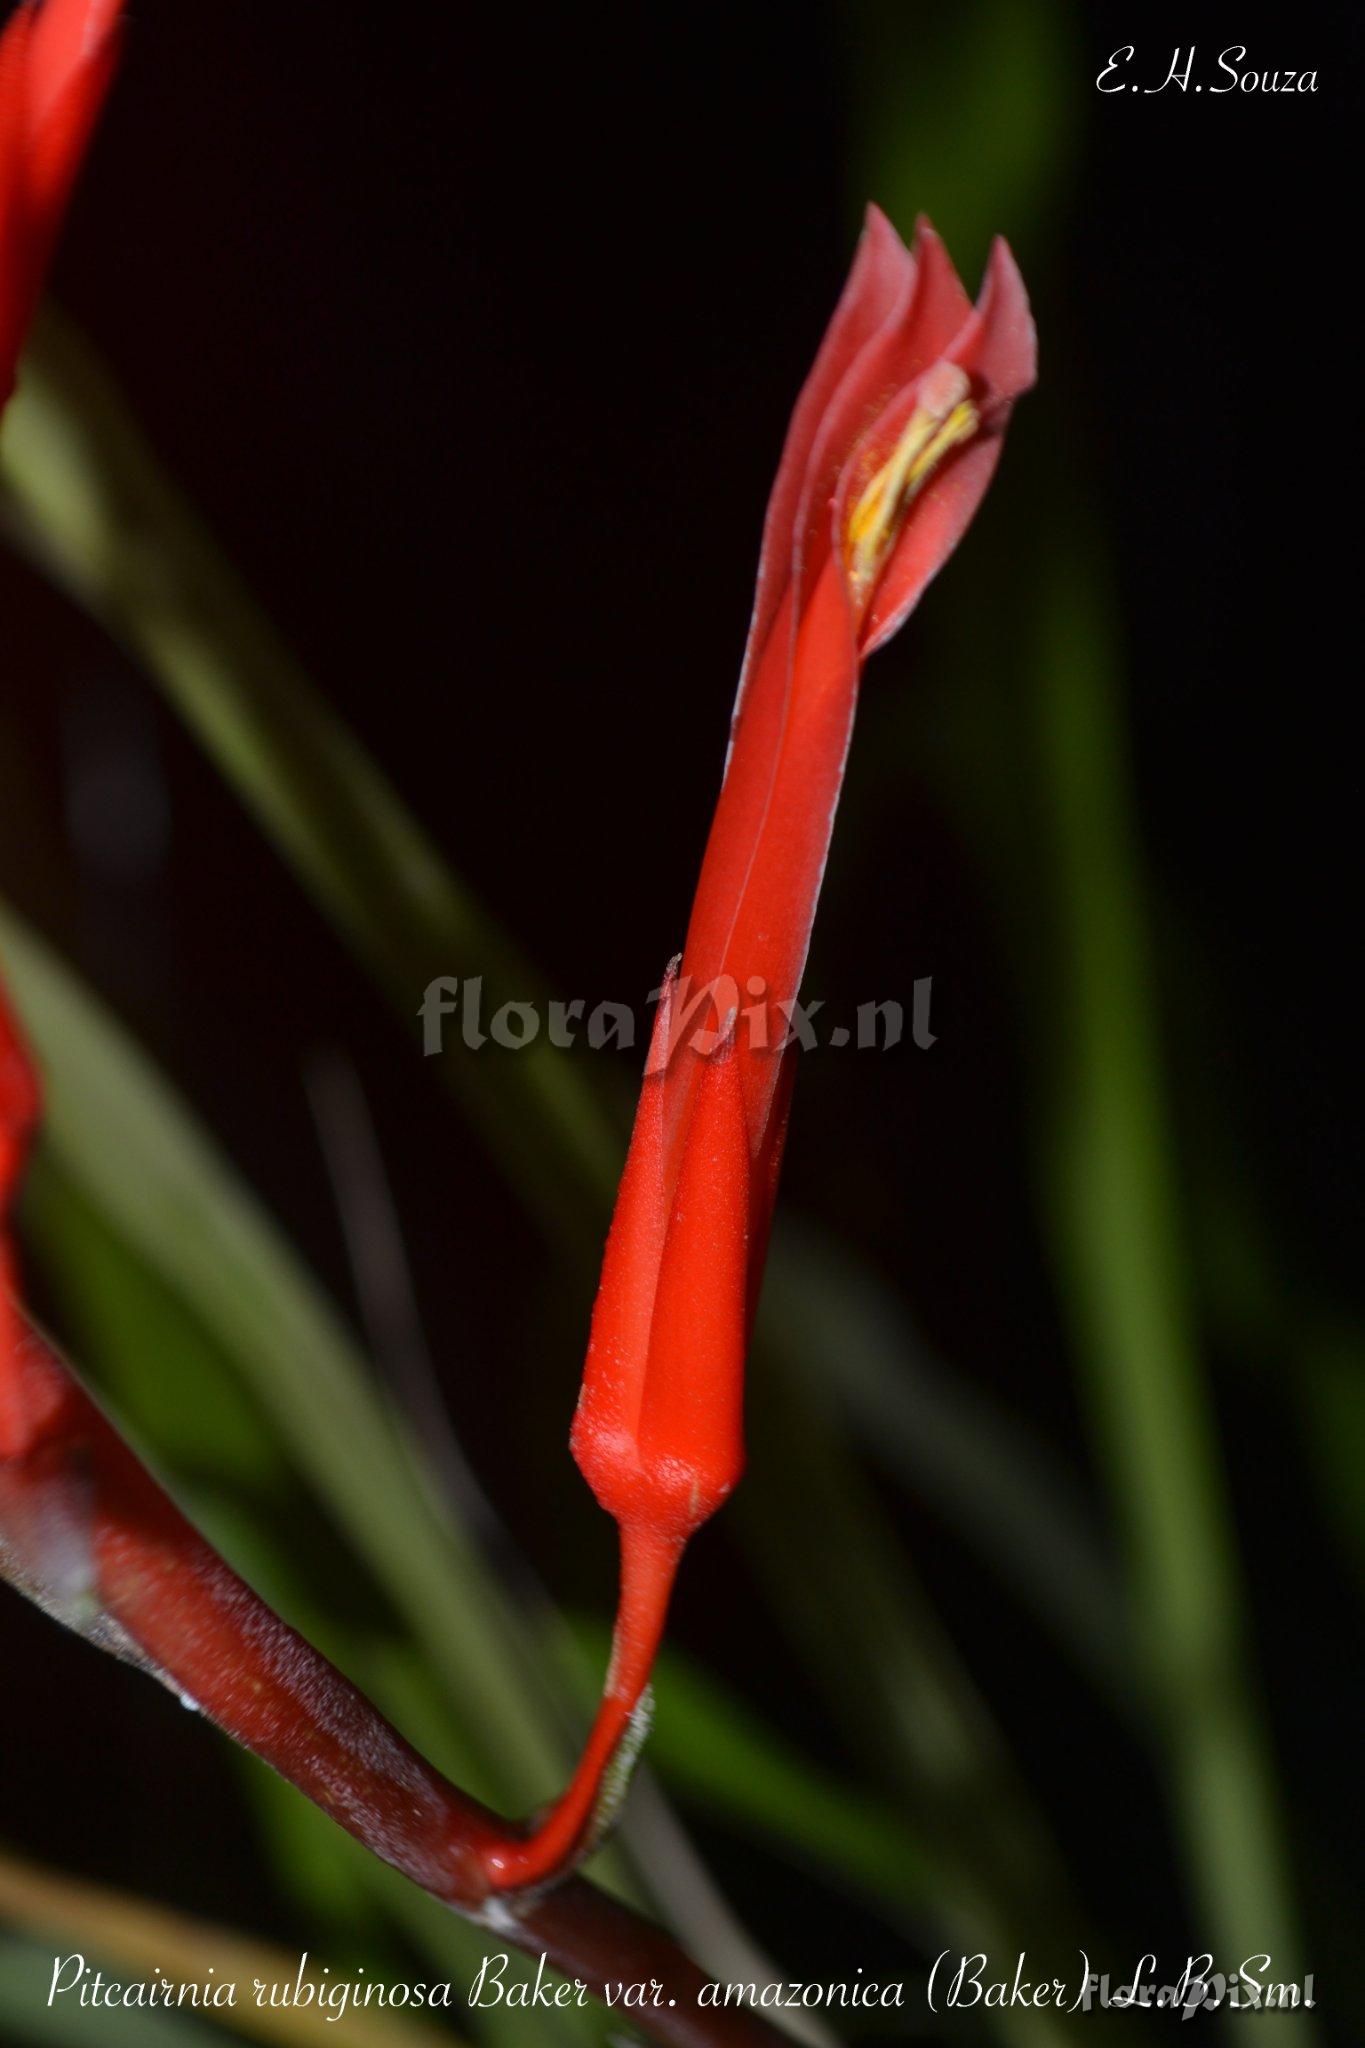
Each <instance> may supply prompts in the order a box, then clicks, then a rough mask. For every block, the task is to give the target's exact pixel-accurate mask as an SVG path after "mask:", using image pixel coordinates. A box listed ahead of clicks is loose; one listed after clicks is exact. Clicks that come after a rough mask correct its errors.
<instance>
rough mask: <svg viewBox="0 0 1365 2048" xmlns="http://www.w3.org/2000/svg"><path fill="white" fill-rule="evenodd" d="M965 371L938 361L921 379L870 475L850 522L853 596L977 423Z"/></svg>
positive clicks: (873, 575)
mask: <svg viewBox="0 0 1365 2048" xmlns="http://www.w3.org/2000/svg"><path fill="white" fill-rule="evenodd" d="M970 388H971V387H970V385H969V384H968V381H967V376H966V372H965V371H963V370H960V369H959V368H958V367H957V365H956V364H955V363H939V364H937V365H936V366H935V368H934V369H932V370H931V371H930V372H929V374H928V376H927V377H926V378H925V379H924V385H923V388H922V390H921V393H920V401H919V404H918V405H917V406H916V407H915V410H914V411H913V412H912V413H911V415H910V417H909V419H908V420H907V421H906V423H905V426H904V428H903V430H902V432H901V437H900V439H899V441H898V442H897V443H896V445H895V447H894V449H893V450H892V452H891V454H890V456H889V457H888V458H887V460H886V461H885V462H884V463H883V464H882V466H881V468H880V469H879V470H878V471H877V474H876V475H875V476H874V477H873V478H872V481H871V482H870V483H869V484H868V486H867V488H866V490H865V491H864V492H863V494H862V496H861V497H860V498H859V500H858V502H857V504H856V505H855V506H854V508H853V512H852V515H851V516H850V518H849V522H848V571H849V576H850V578H851V580H852V584H853V592H854V596H855V597H857V598H859V599H865V598H866V597H867V596H868V595H869V593H870V592H871V589H872V586H873V584H874V583H875V582H876V580H877V578H878V576H879V575H880V574H881V571H882V567H883V565H884V563H885V561H886V558H887V556H888V555H889V553H890V552H891V546H892V543H893V542H894V541H895V539H896V537H897V535H898V534H899V532H900V529H901V522H902V521H903V519H904V517H905V513H906V509H907V507H908V506H909V505H910V504H911V503H912V502H913V501H914V499H915V498H916V497H917V496H918V494H919V492H920V491H921V490H922V489H923V488H924V485H925V484H926V483H927V482H928V480H929V478H930V477H931V476H932V475H933V472H934V471H935V470H936V469H937V467H938V465H939V463H940V462H942V460H943V458H944V456H945V455H946V454H947V453H948V451H949V449H950V448H956V447H957V446H958V445H959V443H961V442H963V441H969V440H970V439H971V437H972V435H973V434H974V433H975V432H976V430H977V427H978V426H979V424H980V418H979V415H978V413H977V410H976V407H975V406H974V405H973V404H972V402H971V400H970V398H969V397H968V396H967V393H968V391H969V389H970Z"/></svg>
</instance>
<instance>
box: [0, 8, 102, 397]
mask: <svg viewBox="0 0 1365 2048" xmlns="http://www.w3.org/2000/svg"><path fill="white" fill-rule="evenodd" d="M120 7H121V0H30V4H29V5H27V6H25V7H22V8H20V10H19V12H18V13H17V14H16V15H14V16H13V18H12V19H11V20H10V22H9V23H8V25H7V26H6V28H5V31H4V34H3V35H0V406H2V405H3V404H4V402H5V400H6V399H7V398H8V397H9V395H10V392H11V390H12V389H13V387H14V371H15V364H16V363H17V361H18V357H19V350H20V348H21V347H22V345H23V339H24V335H25V332H26V331H27V328H28V324H29V321H30V320H31V319H32V317H33V310H34V308H35V306H36V305H37V303H38V294H39V292H40V291H41V289H42V283H43V277H44V275H45V273H46V270H47V266H48V263H49V261H50V260H51V256H52V250H53V246H54V244H55V242H56V239H57V231H58V229H59V228H60V227H61V224H62V216H63V215H64V213H65V212H66V206H67V201H68V200H69V198H70V196H71V188H72V186H73V185H74V183H75V181H76V173H77V171H78V170H79V169H80V163H81V158H82V157H83V156H84V154H85V150H86V145H87V144H88V142H89V140H90V135H91V131H92V129H93V128H94V125H95V121H96V118H97V117H98V114H99V110H100V106H101V104H102V103H103V100H104V95H105V91H106V89H107V87H108V84H109V80H110V77H111V75H112V73H113V68H114V61H115V57H116V54H117V44H118V28H119V14H120Z"/></svg>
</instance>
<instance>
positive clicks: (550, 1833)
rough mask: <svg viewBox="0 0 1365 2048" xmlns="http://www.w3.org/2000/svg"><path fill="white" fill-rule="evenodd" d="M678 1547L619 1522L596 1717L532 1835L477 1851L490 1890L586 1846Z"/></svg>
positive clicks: (645, 1680)
mask: <svg viewBox="0 0 1365 2048" xmlns="http://www.w3.org/2000/svg"><path fill="white" fill-rule="evenodd" d="M682 1553H683V1542H682V1540H681V1539H680V1538H678V1537H676V1536H673V1535H661V1534H660V1533H659V1532H658V1531H657V1530H656V1529H654V1528H653V1527H646V1526H644V1525H642V1524H640V1523H623V1524H622V1527H621V1590H620V1595H619V1598H618V1601H617V1607H616V1626H615V1628H614V1630H613V1632H612V1647H611V1663H610V1665H609V1667H608V1670H607V1678H606V1685H605V1688H604V1690H603V1694H602V1701H601V1705H600V1706H599V1707H598V1709H597V1718H596V1720H595V1721H594V1722H593V1725H592V1729H591V1732H590V1734H589V1736H588V1739H587V1742H586V1743H585V1745H584V1748H583V1753H582V1755H581V1756H580V1758H579V1760H578V1766H577V1769H576V1770H575V1771H574V1774H573V1777H572V1778H571V1779H570V1781H569V1784H568V1788H567V1790H566V1791H565V1792H564V1793H563V1794H562V1796H561V1797H560V1798H559V1800H558V1801H557V1802H556V1803H555V1805H554V1806H553V1807H552V1808H551V1809H550V1812H549V1813H548V1814H547V1815H546V1816H545V1818H544V1819H543V1820H542V1821H541V1823H540V1825H539V1826H538V1827H537V1828H536V1829H535V1830H534V1832H533V1833H532V1834H530V1835H528V1836H526V1837H525V1838H524V1839H522V1840H517V1839H508V1840H507V1841H505V1842H498V1843H496V1844H494V1846H493V1847H492V1848H488V1849H485V1850H484V1852H483V1864H484V1869H485V1871H486V1873H487V1876H488V1880H489V1883H490V1884H491V1886H492V1888H493V1889H494V1891H499V1892H507V1891H520V1890H523V1889H526V1888H529V1887H532V1886H535V1885H541V1884H546V1883H548V1882H550V1880H552V1879H553V1878H555V1877H557V1876H558V1875H559V1874H560V1873H561V1872H562V1871H564V1870H565V1869H567V1868H568V1867H569V1866H570V1865H571V1864H572V1862H573V1861H574V1859H575V1857H576V1856H578V1855H581V1854H582V1853H583V1852H584V1850H585V1848H586V1847H587V1846H589V1845H590V1838H591V1833H592V1827H593V1822H594V1819H595V1818H596V1816H597V1813H598V1808H599V1804H600V1800H601V1794H602V1784H603V1780H604V1778H605V1776H606V1773H607V1770H608V1767H609V1766H610V1764H611V1761H612V1758H613V1757H614V1756H615V1755H616V1754H617V1752H618V1750H619V1749H620V1746H621V1743H622V1741H623V1740H624V1738H625V1737H626V1735H627V1733H628V1731H629V1728H630V1724H631V1720H632V1718H633V1716H634V1714H635V1711H636V1709H637V1707H638V1706H639V1704H640V1701H641V1698H642V1697H643V1695H644V1691H645V1688H646V1686H647V1685H648V1684H649V1674H650V1672H651V1671H652V1669H653V1667H654V1659H655V1656H656V1655H657V1653H658V1648H659V1641H660V1638H661V1637H662V1635H663V1631H664V1623H665V1621H666V1620H667V1618H668V1603H669V1600H670V1598H671V1597H672V1593H673V1581H674V1579H675V1578H676V1576H677V1571H678V1561H679V1559H680V1558H681V1556H682Z"/></svg>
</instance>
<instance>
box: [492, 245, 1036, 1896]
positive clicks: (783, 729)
mask: <svg viewBox="0 0 1365 2048" xmlns="http://www.w3.org/2000/svg"><path fill="white" fill-rule="evenodd" d="M1034 355H1035V348H1034V334H1033V324H1032V321H1031V319H1030V316H1029V310H1028V301H1027V298H1026V296H1025V293H1024V288H1023V284H1022V282H1021V280H1020V277H1019V273H1018V271H1017V269H1016V268H1015V265H1014V261H1013V259H1012V257H1011V256H1010V253H1009V250H1008V249H1007V248H1006V246H1005V244H1004V243H1003V242H997V243H996V244H995V247H994V249H993V250H992V253H991V257H990V262H989V266H988V269H987V273H986V280H985V285H984V287H983V290H982V293H981V297H980V299H979V301H978V303H977V305H976V307H975V308H973V307H972V305H971V303H970V301H969V300H968V298H967V295H966V293H965V292H964V291H963V288H962V285H961V283H960V282H959V280H958V277H957V274H956V272H955V271H954V269H953V266H952V264H951V263H950V262H949V260H948V257H947V255H946V253H945V251H944V248H943V244H942V243H941V242H940V241H939V239H938V236H937V235H936V234H935V233H934V232H933V230H932V228H930V227H929V226H928V224H927V223H925V222H921V223H920V226H919V232H918V235H917V238H916V242H915V247H914V250H913V252H912V251H910V250H907V249H906V247H905V246H904V244H903V243H902V242H901V240H900V237H899V236H898V235H897V234H896V232H895V230H894V229H893V228H892V227H891V225H890V223H889V222H888V221H887V220H886V218H885V217H884V215H882V214H881V213H880V212H878V211H877V210H876V209H875V208H873V209H872V210H871V211H870V212H869V215H868V220H867V226H866V229H865V232H864V234H863V239H862V243H861V246H860V248H859V250H858V255H857V259H856V261H855V263H854V266H853V271H852V274H851V276H850V278H849V281H848V284H847V286H846V288H845V291H844V295H843V298H842V300H841V301H840V304H839V307H838V309H837V311H836V313H835V315H834V319H833V321H832V323H831V325H830V328H829V331H828V333H827V335H826V337H825V340H824V344H823V346H822V347H821V349H820V352H819V355H818V356H817V358H816V362H815V367H814V369H813V370H812V371H811V374H810V378H809V380H808V382H807V384H806V387H805V390H804V391H803V392H802V394H801V398H800V400H799V402H798V404H797V407H796V411H795V414H794V416H793V419H792V423H791V427H790V430H789V432H788V436H787V443H786V447H785V449H784V451H783V455H782V461H781V466H780V467H779V469H778V473H777V481H776V484H775V485H774V488H773V494H772V498H771V501H770V503H769V507H768V516H767V524H766V526H765V529H764V536H763V549H762V559H761V562H760V566H759V575H758V593H757V599H756V602H755V606H754V616H753V623H752V626H751V628H750V634H749V645H748V650H747V653H746V656H745V661H744V669H743V674H742V677H741V681H740V688H739V698H738V703H737V705H736V709H735V714H734V721H733V726H732V732H731V741H730V752H729V758H728V761H727V764H726V770H725V777H724V781H723V784H722V787H721V793H720V800H719V804H718V807H717V811H716V817H715V822H714V824H713V826H712V829H711V836H710V840H709V843H708V845H707V849H706V855H705V859H704V861H703V864H702V871H701V879H700V882H699V885H698V889H697V895H696V901H695V903H694V905H693V910H692V919H691V924H690V926H689V928H688V933H687V942H686V945H685V947H684V950H683V953H682V956H681V962H680V963H675V964H674V967H673V968H672V969H671V970H670V973H669V976H668V979H667V982H666V983H665V986H664V989H663V991H662V994H661V1000H660V1006H659V1012H658V1016H657V1019H656V1026H655V1032H654V1038H653V1044H652V1046H651V1053H650V1059H649V1062H648V1066H647V1071H646V1077H645V1083H644V1090H643V1094H642V1096H641V1100H640V1106H639V1110H638V1113H637V1116H636V1122H635V1129H634V1133H633V1136H632V1139H631V1144H630V1151H629V1155H628V1158H627V1162H626V1168H625V1174H624V1177H623V1179H622V1182H621V1188H620V1193H619V1195H618V1197H617V1204H616V1213H615V1216H614V1218H613V1221H612V1226H611V1233H610V1236H609V1239H608V1243H607V1250H606V1258H605V1262H604V1265H603V1271H602V1279H601V1284H600V1288H599V1291H598V1296H597V1303H596V1306H595V1309H594V1312H593V1322H592V1335H591V1339H590V1343H589V1347H588V1357H587V1365H586V1369H585V1372H584V1378H583V1387H582V1392H581V1395H580V1398H579V1404H578V1411H577V1414H576V1416H575V1419H574V1426H573V1439H572V1441H573V1449H574V1455H575V1457H576V1458H577V1460H578V1463H579V1465H580V1467H581V1468H582V1471H583V1473H584V1475H585V1477H586V1478H587V1480H588V1482H589V1484H590V1485H591V1486H592V1488H593V1490H594V1492H595V1493H596V1495H597V1498H598V1500H599V1501H600V1502H601V1504H602V1506H603V1507H604V1508H606V1509H607V1511H608V1512H609V1513H610V1514H611V1515H613V1516H614V1517H615V1519H616V1521H617V1522H618V1524H619V1525H620V1532H621V1592H620V1602H619V1607H618V1614H617V1624H616V1632H615V1639H614V1643H613V1653H612V1660H611V1668H610V1671H609V1673H608V1677H607V1683H606V1689H605V1692H604V1695H603V1699H602V1704H601V1707H600V1709H599V1713H598V1717H597V1721H596V1723H595V1726H594V1728H593V1731H592V1733H591V1736H590V1737H589V1741H588V1744H587V1747H586V1749H585V1752H584V1754H583V1757H582V1760H581V1762H580V1765H579V1768H578V1771H577V1773H576V1775H575V1777H574V1779H573V1781H572V1783H571V1784H570V1786H569V1789H568V1791H567V1792H566V1793H565V1795H564V1797H563V1798H562V1799H561V1801H560V1802H559V1804H558V1805H557V1806H556V1807H555V1808H553V1809H552V1810H551V1812H550V1813H549V1815H548V1816H547V1817H546V1818H545V1819H544V1821H543V1822H542V1824H541V1825H540V1826H539V1827H538V1828H537V1829H536V1831H535V1832H534V1833H533V1834H532V1835H531V1836H530V1838H529V1839H527V1840H525V1841H523V1842H520V1843H509V1844H507V1845H505V1846H500V1847H498V1848H496V1849H495V1850H494V1852H493V1854H492V1857H491V1859H490V1866H489V1868H490V1876H491V1878H492V1880H493V1882H494V1883H495V1884H496V1885H498V1886H499V1887H516V1886H522V1885H528V1884H535V1883H540V1882H543V1881H544V1880H545V1879H546V1878H547V1877H549V1876H550V1875H552V1874H554V1873H555V1872H557V1871H559V1870H560V1869H562V1868H563V1867H565V1865H566V1864H567V1863H569V1862H571V1861H572V1860H573V1858H574V1857H575V1855H577V1854H581V1853H582V1851H583V1849H584V1848H585V1847H586V1846H588V1845H590V1844H591V1842H592V1841H593V1840H594V1839H595V1836H596V1833H597V1832H598V1831H599V1830H600V1827H601V1825H602V1823H603V1819H604V1817H605V1815H606V1813H607V1811H608V1810H609V1808H610V1805H611V1803H612V1801H611V1795H610V1790H605V1791H604V1787H608V1788H609V1787H610V1786H611V1785H612V1782H613V1780H616V1781H619V1779H620V1777H621V1775H622V1772H621V1770H620V1769H619V1768H618V1769H617V1770H615V1771H611V1769H610V1767H611V1766H612V1763H613V1759H617V1758H619V1756H620V1753H621V1751H622V1748H623V1745H624V1746H625V1747H626V1748H627V1749H628V1748H629V1745H630V1741H631V1730H632V1723H633V1721H634V1720H635V1718H636V1716H637V1713H638V1712H639V1709H640V1706H641V1701H642V1699H643V1698H644V1696H645V1691H646V1687H647V1684H648V1680H649V1674H650V1670H651V1667H652V1664H653V1660H654V1655H655V1652H656V1650H657V1647H658V1643H659V1638H660V1634H661V1632H662V1628H663V1623H664V1618H665V1614H666V1610H667V1606H668V1602H669V1598H670V1594H671V1591H672V1585H673V1579H674V1575H675V1573H676V1570H677V1565H678V1560H679V1558H680V1556H681V1554H682V1550H683V1547H684V1545H685V1544H686V1543H687V1541H688V1538H689V1537H690V1536H692V1535H693V1533H694V1532H695V1531H696V1530H697V1529H698V1528H699V1527H700V1526H701V1524H702V1523H703V1522H704V1521H705V1520H706V1519H707V1517H708V1516H709V1515H711V1514H712V1513H713V1512H714V1511H715V1509H716V1508H717V1507H718V1506H719V1505H720V1503H721V1502H722V1501H723V1500H724V1499H725V1497H726V1495H727V1494H728V1493H729V1492H730V1490H731V1488H732V1487H733V1486H734V1485H735V1483H736V1481H737V1480H738V1478H739V1476H740V1472H741V1469H742V1467H743V1462H744V1449H743V1432H742V1405H743V1371H744V1356H745V1351H746V1348H747V1344H748V1338H749V1331H750V1328H751V1326H752V1323H753V1318H754V1311H755V1308H756V1304H757V1294H758V1287H759V1282H760V1279H761V1275H762V1268H763V1262H764V1256H765V1252H766V1249H767V1240H768V1231H769V1226H770V1223H771V1218H772V1211H773V1202H774V1197H775V1194H776V1188H777V1177H778V1171H779V1167H780V1164H781V1158H782V1148H783V1142H784V1138H785V1132H786V1122H787V1110H788V1104H789V1100H790V1088H791V1079H792V1058H793V1048H792V1047H790V1046H787V1045H786V1041H787V1040H788V1039H789V1038H790V1037H791V1033H790V1030H789V1019H790V1017H791V1014H792V1013H791V1007H790V1006H791V1004H792V1002H793V1001H794V999H795V998H796V997H797V994H798V991H799V989H800V985H801V977H802V972H803V970H804V967H805V961H806V951H807V947H808V944H809V941H810V932H811V924H812V920H813V918H814V915H815V904H816V898H817V896H818V894H819V890H820V882H821V878H822V876H823V873H824V868H825V861H826V857H827V855H828V852H829V843H830V833H831V829H832V826H833V821H834V811H835V806H836V804H837V802H838V797H839V788H840V783H841V781H842V778H843V773H844V763H845V760H846V757H847V754H848V746H849V739H850V735H851V732H852V726H853V714H854V709H855V705H856V702H857V695H858V681H859V676H860V673H861V669H862V664H863V662H864V660H865V659H866V657H867V656H868V655H869V654H870V653H872V651H873V650H874V649H875V648H877V647H880V646H881V645H882V643H883V642H884V641H885V640H887V639H889V638H890V636H891V635H892V634H893V633H894V632H895V631H896V629H897V627H898V626H899V625H900V624H901V623H902V621H903V620H904V619H905V618H906V616H907V614H908V613H909V612H910V610H911V609H912V607H913V606H914V604H915V603H916V601H917V599H918V598H919V595H920V593H921V591H922V590H923V589H924V587H925V585H926V584H927V583H928V581H929V579H930V578H931V577H932V576H933V575H934V573H935V571H936V570H937V569H938V568H939V567H940V566H941V565H942V563H943V562H944V560H945V559H946V558H947V556H948V555H949V553H950V552H951V551H952V549H953V547H954V546H955V545H956V543H957V541H958V540H959V539H960V538H961V536H962V534H963V532H964V530H965V529H966V526H967V524H968V522H969V521H970V519H971V516H972V514H973V512H974V511H975V510H976V507H977V505H978V503H979V502H980V499H981V496H982V493H983V492H984V490H985V489H986V486H987V484H988V483H989V481H990V477H991V473H992V471H993V470H994V468H995V464H996V462H997V460H998V458H999V454H1000V447H1001V440H1002V436H1003V434H1004V430H1005V426H1006V422H1007V421H1008V418H1009V414H1010V408H1011V405H1012V403H1013V401H1014V399H1015V398H1016V397H1017V396H1018V395H1019V394H1020V393H1021V392H1022V391H1024V390H1026V389H1027V388H1028V386H1029V385H1030V384H1031V383H1032V382H1033V376H1034ZM636 1734H637V1736H638V1728H637V1730H636Z"/></svg>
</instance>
